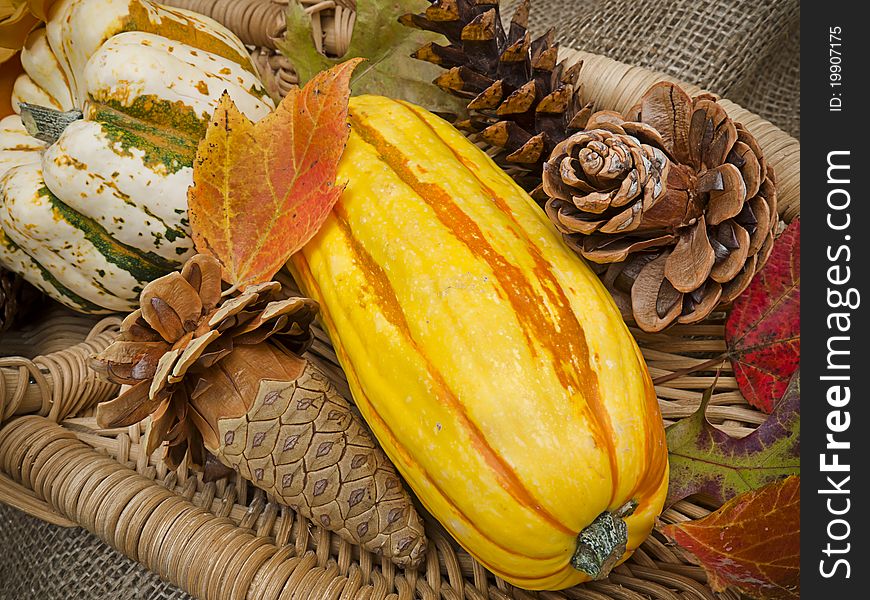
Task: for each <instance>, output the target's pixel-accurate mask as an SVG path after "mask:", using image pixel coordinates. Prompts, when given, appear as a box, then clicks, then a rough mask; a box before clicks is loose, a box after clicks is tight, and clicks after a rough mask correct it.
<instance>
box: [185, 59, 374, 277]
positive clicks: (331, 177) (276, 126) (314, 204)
mask: <svg viewBox="0 0 870 600" xmlns="http://www.w3.org/2000/svg"><path fill="white" fill-rule="evenodd" d="M360 62H361V59H354V60H349V61H347V62H344V63H342V64H340V65H337V66H335V67H333V68H332V69H329V70H328V71H324V72H321V73H319V74H318V75H317V76H315V77H314V78H313V79H312V80H311V81H309V82H308V83H307V84H306V85H305V87H304V88H302V89H298V88H296V89H293V90H291V91H290V93H289V94H287V96H286V97H285V98H284V99H283V100H282V101H281V103H280V104H279V105H278V108H277V109H276V110H275V112H273V113H272V114H270V115H268V116H267V117H265V118H263V119H262V120H260V121H259V122H257V123H252V122H251V121H250V120H249V119H248V118H247V117H245V116H244V115H243V114H242V113H241V112H240V111H239V110H238V109H237V108H236V106H235V104H234V103H233V101H232V100H231V99H230V97H229V95H227V94H224V96H223V97H222V98H221V102H220V104H219V106H218V108H217V109H216V110H215V113H214V115H213V116H212V119H211V122H210V123H209V126H208V130H207V132H206V135H205V138H204V139H203V140H202V141H201V142H200V144H199V148H198V149H197V153H196V161H195V163H194V169H193V183H194V185H193V186H192V187H191V188H190V189H189V191H188V204H189V209H190V226H191V229H192V230H193V240H194V243H195V244H196V248H197V250H199V251H200V252H207V253H209V254H211V255H213V256H214V257H215V258H217V259H218V260H219V261H220V263H221V266H222V267H223V277H224V279H225V280H226V281H228V282H229V283H232V284H237V285H239V286H240V287H241V288H244V287H246V286H248V285H251V284H254V283H260V282H263V281H268V280H270V279H271V278H272V276H273V275H274V274H275V273H277V272H278V270H279V269H280V268H281V267H282V266H283V265H284V263H285V262H287V259H288V258H289V257H290V255H291V254H293V253H294V252H295V251H297V250H298V249H299V248H301V247H302V246H304V245H305V243H306V242H307V241H308V240H310V239H311V238H312V237H313V236H314V234H315V233H317V230H318V229H319V228H320V226H321V225H322V224H323V221H324V220H325V219H326V216H327V215H328V214H329V211H330V210H331V209H332V207H333V205H334V204H335V202H336V201H337V200H338V198H339V196H340V195H341V191H342V188H341V187H340V186H336V181H335V180H336V176H337V173H338V161H339V159H340V158H341V155H342V152H343V151H344V147H345V145H346V144H347V138H348V135H349V129H348V127H347V103H348V98H349V96H350V76H351V73H352V72H353V70H354V68H355V67H356V65H358V64H359V63H360Z"/></svg>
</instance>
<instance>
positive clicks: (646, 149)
mask: <svg viewBox="0 0 870 600" xmlns="http://www.w3.org/2000/svg"><path fill="white" fill-rule="evenodd" d="M629 115H630V116H629V117H628V118H623V116H622V115H619V114H618V113H615V112H611V111H600V112H597V113H594V114H592V115H591V116H589V118H588V120H587V122H586V123H585V124H584V126H583V127H584V130H583V131H581V132H578V133H575V134H574V135H572V136H571V137H570V138H568V139H566V140H565V141H563V142H561V143H560V144H559V145H558V146H557V147H556V149H555V150H554V151H553V153H552V154H551V156H550V158H549V160H548V161H547V162H546V163H545V164H544V170H543V189H544V192H545V193H546V195H547V196H548V197H549V200H548V201H547V204H546V211H547V214H548V215H549V217H550V219H552V221H553V222H554V223H555V224H556V227H557V228H558V229H559V230H560V231H561V232H562V234H563V236H564V238H565V241H566V242H567V243H568V244H569V245H570V246H571V247H572V248H573V249H574V250H575V251H577V252H578V253H579V254H581V255H583V256H584V257H585V258H587V259H588V260H590V261H592V262H593V263H596V265H595V267H596V270H597V271H598V272H599V274H600V275H601V277H602V279H603V280H604V283H605V284H606V285H607V287H608V289H609V290H610V291H611V293H612V294H613V296H614V298H615V299H616V301H617V304H619V305H620V308H621V309H622V310H623V313H624V314H627V315H628V314H630V315H633V316H634V319H635V321H636V322H637V324H638V325H639V326H640V327H641V328H642V329H644V330H646V331H660V330H662V329H664V328H665V327H667V326H669V325H671V324H672V323H675V322H676V323H695V322H697V321H700V320H701V319H703V318H704V317H706V316H707V315H709V314H710V313H711V312H712V311H713V309H715V308H716V306H718V305H719V304H721V303H724V302H729V301H731V300H733V299H734V298H736V297H737V296H738V295H739V294H740V293H741V292H742V291H743V290H744V289H746V286H748V285H749V282H750V281H751V279H752V277H753V275H754V274H755V273H756V271H758V269H760V268H761V267H762V265H764V263H765V261H766V260H767V257H768V255H769V254H770V251H771V249H772V248H773V238H774V234H775V230H776V225H777V222H778V215H777V212H776V186H775V181H774V175H773V170H772V169H771V168H770V167H769V165H768V164H767V163H766V161H765V160H764V156H763V154H762V152H761V149H760V148H759V146H758V143H757V142H756V141H755V138H754V137H753V136H752V134H750V133H749V132H748V131H747V130H746V129H745V128H744V127H743V126H742V125H741V124H740V123H735V122H733V121H732V120H731V118H730V117H728V115H727V114H726V112H725V110H724V109H723V108H722V107H721V106H720V105H719V104H717V102H716V99H715V98H714V97H713V96H710V95H707V94H704V95H700V96H697V97H696V98H690V97H689V96H688V95H687V94H686V93H685V92H684V91H683V90H682V89H680V88H679V87H678V86H676V85H674V84H670V83H659V84H656V85H654V86H652V87H651V88H650V89H649V90H648V91H647V92H646V93H645V94H644V96H643V98H642V99H641V101H640V103H639V104H638V105H637V106H635V107H634V108H633V109H632V110H631V111H629Z"/></svg>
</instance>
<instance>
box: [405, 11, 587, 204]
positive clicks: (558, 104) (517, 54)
mask: <svg viewBox="0 0 870 600" xmlns="http://www.w3.org/2000/svg"><path fill="white" fill-rule="evenodd" d="M429 2H430V3H431V4H432V6H430V7H429V8H428V9H426V11H425V12H424V13H422V14H417V15H413V14H408V15H404V16H403V17H402V18H401V19H400V21H401V22H402V23H403V24H405V25H407V26H409V27H416V28H418V29H423V30H427V31H433V32H436V33H440V34H442V35H444V36H445V37H446V38H447V40H448V41H449V44H448V45H447V46H441V45H438V44H435V43H430V44H427V45H426V46H424V47H422V48H420V49H419V50H418V51H417V52H415V53H414V54H413V55H412V56H413V57H414V58H418V59H420V60H425V61H427V62H430V63H433V64H436V65H439V66H441V67H444V68H445V69H448V71H447V72H446V73H444V74H443V75H441V76H439V77H438V78H437V79H436V80H435V81H434V83H435V84H436V85H437V86H438V87H440V88H441V89H443V90H445V91H447V92H449V93H451V94H453V95H455V96H458V97H460V98H464V99H467V100H469V104H468V111H469V115H470V118H469V119H467V120H463V121H459V122H457V123H455V125H456V126H457V127H458V128H459V129H462V130H465V131H468V132H471V133H481V134H482V136H483V138H484V139H485V140H486V141H487V142H488V143H489V144H491V145H492V146H495V147H498V148H501V149H502V152H501V153H500V154H498V155H497V156H496V157H495V158H496V161H498V162H499V163H500V164H502V165H503V166H512V167H515V169H514V171H515V177H516V179H517V181H518V182H519V183H520V184H521V185H523V186H524V187H526V189H532V188H534V187H535V186H537V185H538V184H539V182H540V176H541V165H542V163H543V161H544V160H546V158H547V157H548V156H549V154H550V152H551V151H552V150H553V148H554V147H555V146H556V144H557V143H558V142H560V141H562V140H563V139H565V137H567V136H568V134H569V132H570V131H571V130H572V129H575V130H576V128H577V127H576V126H575V123H574V121H575V119H576V118H577V116H578V113H581V108H582V107H581V105H580V101H579V96H578V92H579V86H578V79H579V75H580V68H581V66H582V63H576V64H574V65H572V66H571V67H566V65H565V64H564V63H562V62H558V61H557V54H558V52H559V46H558V44H556V43H555V34H554V30H552V29H551V30H549V31H547V32H546V33H544V34H543V35H542V36H540V37H538V38H536V39H534V40H532V39H531V37H530V35H529V32H528V30H527V25H528V18H529V0H523V2H521V3H520V5H519V6H518V7H517V10H516V12H515V13H514V15H513V18H512V19H511V23H510V28H509V29H508V31H507V32H505V30H504V27H503V26H502V22H501V16H500V14H499V0H429ZM588 112H591V109H589V108H587V110H586V112H585V113H583V114H584V115H586V116H588Z"/></svg>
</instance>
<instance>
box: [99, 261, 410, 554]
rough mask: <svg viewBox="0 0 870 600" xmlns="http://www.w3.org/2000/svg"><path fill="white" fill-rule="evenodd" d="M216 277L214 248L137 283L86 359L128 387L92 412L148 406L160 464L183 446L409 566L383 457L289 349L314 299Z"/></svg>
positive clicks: (306, 332)
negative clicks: (116, 325) (126, 306)
mask: <svg viewBox="0 0 870 600" xmlns="http://www.w3.org/2000/svg"><path fill="white" fill-rule="evenodd" d="M220 275H221V268H220V265H219V263H218V262H217V260H216V259H214V258H212V257H209V256H206V255H201V254H200V255H196V256H194V257H193V258H192V259H190V260H189V261H188V262H187V263H186V264H185V265H184V268H183V269H182V271H181V273H172V274H170V275H167V276H165V277H162V278H160V279H157V280H155V281H153V282H151V283H150V284H148V285H147V286H146V287H145V289H144V290H143V291H142V294H141V298H140V303H141V308H140V309H139V310H137V311H135V312H133V313H132V314H130V315H128V317H127V318H126V319H125V320H124V321H123V323H122V325H121V333H120V336H119V338H118V340H117V341H116V342H114V343H113V344H112V345H110V346H109V347H108V348H107V349H106V350H105V351H103V352H102V353H101V354H99V355H97V356H95V357H94V359H93V361H92V364H93V367H94V368H95V369H96V370H97V371H98V372H100V373H102V374H103V375H104V376H105V377H106V378H107V379H110V380H111V381H114V382H116V383H124V384H128V385H131V386H132V387H130V388H129V389H128V390H127V391H126V392H124V393H123V394H122V395H120V396H119V397H118V398H116V399H114V400H111V401H109V402H104V403H102V404H100V405H98V407H97V422H98V423H100V425H101V426H104V427H119V426H126V425H132V424H135V423H138V422H140V421H142V420H143V419H145V418H146V417H148V416H149V415H150V417H151V423H150V427H149V429H148V434H147V436H148V437H147V447H146V451H147V452H148V453H149V454H151V453H153V452H154V451H155V450H157V449H158V447H159V446H160V445H164V448H165V450H164V462H165V463H166V465H167V466H168V467H170V468H172V469H174V468H177V467H178V466H179V465H180V464H181V463H182V461H183V460H184V459H185V456H186V457H187V458H188V460H189V462H190V463H191V464H192V465H193V466H194V467H196V468H198V469H200V470H206V475H214V474H215V473H217V472H218V471H220V470H221V467H220V466H218V464H220V465H223V473H226V472H227V469H226V468H229V469H232V470H235V471H238V473H239V474H240V475H241V476H242V477H244V478H245V479H247V480H249V481H251V482H252V483H253V484H254V485H256V486H257V487H260V488H262V489H264V490H266V492H267V493H269V494H270V495H272V496H273V497H275V498H276V499H277V500H279V501H280V502H282V503H284V504H287V505H289V506H291V507H292V508H294V509H296V510H298V511H299V512H300V514H302V515H303V516H305V517H306V518H309V519H312V520H313V521H314V522H316V523H318V524H319V525H321V526H323V527H325V528H326V529H328V530H330V531H334V532H335V533H337V534H338V535H340V536H341V537H343V538H344V539H346V540H348V541H350V542H351V543H354V544H361V545H362V546H363V547H365V548H366V549H368V550H370V551H372V552H375V553H377V554H380V555H383V556H385V557H387V558H390V559H391V560H392V561H393V562H395V563H396V564H398V565H400V566H414V565H416V564H418V563H419V562H420V561H421V560H422V558H423V556H424V554H425V549H426V544H427V542H426V536H425V532H424V528H423V523H422V521H421V520H420V518H419V515H418V514H417V513H416V511H415V510H414V507H413V505H412V503H411V499H410V496H409V495H408V493H407V491H406V490H405V489H404V488H403V487H402V484H401V481H400V479H399V477H398V475H397V473H396V471H395V467H394V466H393V465H392V464H391V463H390V461H389V459H388V458H387V457H386V455H385V454H384V452H383V450H381V449H380V448H379V447H377V446H376V445H375V443H374V441H373V439H372V437H371V434H370V433H369V432H368V430H367V429H366V428H365V425H364V424H363V423H362V421H361V420H360V418H359V417H357V416H356V415H355V414H354V413H353V411H352V410H351V407H350V404H349V403H348V401H347V400H346V399H344V398H343V397H341V395H340V394H339V393H338V392H337V391H336V390H335V388H334V387H333V386H332V384H331V383H330V382H329V380H328V379H327V378H326V377H325V376H324V375H323V374H322V373H321V372H320V371H319V370H318V369H317V367H316V366H314V365H313V364H312V363H310V362H308V361H307V360H305V359H304V358H302V357H301V355H302V353H304V352H305V350H306V349H307V348H308V346H309V345H310V343H311V341H312V339H313V336H312V333H311V330H310V325H311V322H312V321H313V319H314V316H315V315H316V312H317V308H318V307H317V303H316V302H314V301H313V300H310V299H308V298H286V297H284V295H283V294H282V289H281V285H280V284H279V283H277V282H267V283H261V284H257V285H252V286H249V287H247V288H246V289H245V290H244V291H243V292H241V293H240V294H238V295H236V296H230V295H229V294H228V293H223V294H222V292H221V279H220ZM206 450H207V451H208V453H207V452H206ZM206 465H208V469H206Z"/></svg>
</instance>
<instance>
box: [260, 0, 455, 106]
mask: <svg viewBox="0 0 870 600" xmlns="http://www.w3.org/2000/svg"><path fill="white" fill-rule="evenodd" d="M426 6H428V3H427V2H425V0H366V1H365V2H360V3H358V5H357V12H356V22H355V25H354V27H353V31H354V33H353V37H352V38H351V41H350V45H349V47H348V49H347V52H346V53H345V54H344V56H343V57H340V58H331V57H327V56H324V55H323V54H322V53H320V52H319V51H318V50H317V48H316V47H315V46H314V44H313V43H312V41H311V34H312V28H311V17H309V16H308V14H307V13H306V12H305V10H304V9H303V7H302V6H301V5H300V4H299V3H298V2H291V3H290V5H289V6H288V7H287V33H286V35H285V36H284V39H283V40H280V41H279V42H278V44H277V45H278V50H280V51H281V53H282V54H283V55H284V56H286V57H287V58H288V59H289V60H290V62H291V63H292V64H293V68H294V69H295V70H296V73H297V74H298V76H299V81H300V82H305V81H308V80H310V79H311V78H312V77H314V76H315V75H316V74H317V73H318V72H319V71H323V70H325V69H328V68H329V67H331V66H333V65H335V64H337V63H338V62H340V61H341V60H347V59H349V58H357V57H360V58H365V59H368V61H369V62H368V63H367V64H366V65H365V66H364V67H363V68H361V69H360V70H359V71H358V72H357V73H356V74H355V75H354V78H353V81H352V83H351V85H352V88H353V94H354V95H358V94H378V95H381V96H389V97H391V98H399V99H402V100H408V101H409V102H414V103H415V104H420V105H421V106H425V107H426V108H428V109H429V110H432V111H436V112H439V111H440V112H451V113H456V114H461V113H462V110H463V103H462V101H461V100H460V99H459V98H454V97H452V96H450V95H448V94H444V93H443V92H442V91H441V90H440V89H438V88H437V87H436V86H435V85H433V84H432V80H434V79H435V78H436V77H437V76H438V75H440V74H441V72H442V70H441V69H440V68H439V67H437V66H435V65H432V64H429V63H426V62H423V61H421V60H415V59H413V58H411V56H410V55H411V53H412V52H414V51H415V50H417V49H418V48H419V47H421V46H423V45H425V44H426V43H428V42H431V41H434V40H439V39H440V40H442V41H443V39H444V38H443V37H442V36H440V35H436V34H433V33H430V32H424V31H420V30H417V29H411V28H410V27H405V26H404V25H402V24H401V23H399V21H398V18H399V16H401V15H403V14H406V13H418V12H421V10H422V9H423V8H424V7H426Z"/></svg>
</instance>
